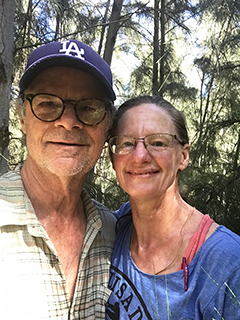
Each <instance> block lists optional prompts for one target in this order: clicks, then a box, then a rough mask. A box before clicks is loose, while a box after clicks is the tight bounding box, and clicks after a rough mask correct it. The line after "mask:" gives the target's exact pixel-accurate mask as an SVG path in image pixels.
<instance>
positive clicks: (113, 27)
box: [103, 0, 123, 65]
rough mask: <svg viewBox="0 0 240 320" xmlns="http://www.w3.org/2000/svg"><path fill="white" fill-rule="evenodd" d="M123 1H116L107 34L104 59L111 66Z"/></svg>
mask: <svg viewBox="0 0 240 320" xmlns="http://www.w3.org/2000/svg"><path fill="white" fill-rule="evenodd" d="M122 5H123V0H114V3H113V9H112V13H111V18H110V24H109V28H108V33H107V40H106V45H105V50H104V55H103V59H104V60H105V61H106V62H107V63H108V64H109V65H111V61H112V55H113V48H114V45H115V42H116V38H117V32H118V28H119V18H120V14H121V10H122Z"/></svg>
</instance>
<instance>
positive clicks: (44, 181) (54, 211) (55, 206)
mask: <svg viewBox="0 0 240 320" xmlns="http://www.w3.org/2000/svg"><path fill="white" fill-rule="evenodd" d="M21 176H22V180H23V184H24V188H25V190H26V192H27V194H28V197H29V199H30V200H31V203H32V205H33V207H34V209H35V212H36V215H37V216H38V218H39V220H41V219H44V218H45V216H49V215H60V216H61V215H62V216H64V217H65V218H67V217H68V216H69V218H70V219H71V216H72V215H75V214H76V212H77V211H79V206H80V207H82V203H80V202H81V197H80V195H81V192H82V189H83V186H84V183H85V180H86V176H85V177H68V176H62V177H59V176H56V175H54V174H52V173H50V172H45V171H44V170H42V169H41V168H39V167H37V166H36V165H35V164H32V163H31V161H27V160H26V162H25V163H24V165H23V168H22V170H21Z"/></svg>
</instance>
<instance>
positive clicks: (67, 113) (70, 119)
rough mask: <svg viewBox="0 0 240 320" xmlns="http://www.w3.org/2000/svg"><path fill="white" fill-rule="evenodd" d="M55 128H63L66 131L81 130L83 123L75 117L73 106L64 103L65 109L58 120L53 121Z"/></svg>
mask: <svg viewBox="0 0 240 320" xmlns="http://www.w3.org/2000/svg"><path fill="white" fill-rule="evenodd" d="M55 125H56V126H63V127H64V128H65V129H66V130H71V129H73V128H80V129H82V128H83V123H82V122H80V121H79V120H78V118H77V116H76V113H75V109H74V104H73V103H71V102H67V103H65V109H64V111H63V114H62V115H61V117H60V118H59V119H57V120H56V121H55Z"/></svg>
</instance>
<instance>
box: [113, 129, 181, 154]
mask: <svg viewBox="0 0 240 320" xmlns="http://www.w3.org/2000/svg"><path fill="white" fill-rule="evenodd" d="M174 140H177V141H178V142H180V143H181V144H184V143H183V142H182V141H180V140H179V139H178V138H177V136H176V135H174V134H170V133H154V134H149V135H147V136H146V137H143V138H134V137H130V136H116V137H112V138H110V139H109V142H108V143H109V147H110V149H111V151H112V152H113V153H114V154H119V155H125V154H129V153H131V152H132V151H133V150H134V149H135V148H136V146H137V144H138V142H139V141H142V142H143V144H144V146H145V148H146V149H147V150H148V151H149V152H150V153H158V152H161V151H162V150H164V149H166V148H172V146H173V142H174Z"/></svg>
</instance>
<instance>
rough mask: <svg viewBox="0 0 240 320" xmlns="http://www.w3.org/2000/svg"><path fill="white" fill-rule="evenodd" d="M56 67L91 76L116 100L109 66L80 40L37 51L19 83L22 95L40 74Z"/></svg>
mask: <svg viewBox="0 0 240 320" xmlns="http://www.w3.org/2000/svg"><path fill="white" fill-rule="evenodd" d="M56 66H64V67H71V68H75V69H79V70H82V71H85V72H87V73H89V74H91V75H92V76H94V77H96V78H97V79H98V80H99V81H100V83H101V84H102V85H103V87H104V88H105V89H106V91H107V93H108V94H109V95H110V98H111V100H112V101H114V100H115V99H116V95H115V93H114V91H113V82H112V72H111V69H110V67H109V65H108V64H107V63H106V61H104V60H103V59H102V58H101V57H100V55H99V54H98V53H97V52H95V51H94V50H93V49H92V48H91V47H89V46H88V45H86V44H85V43H82V42H81V41H78V40H66V41H62V42H50V43H48V44H45V45H42V46H41V47H39V48H37V49H35V50H34V51H33V52H32V53H31V54H30V55H29V58H28V62H27V66H26V69H25V71H24V74H23V75H22V77H21V79H20V81H19V88H20V94H21V93H22V92H24V91H25V90H26V89H27V87H28V86H29V85H30V84H31V82H32V81H33V79H34V78H35V77H36V76H37V75H38V74H39V73H41V72H42V71H44V70H46V69H48V68H51V67H56Z"/></svg>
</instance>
